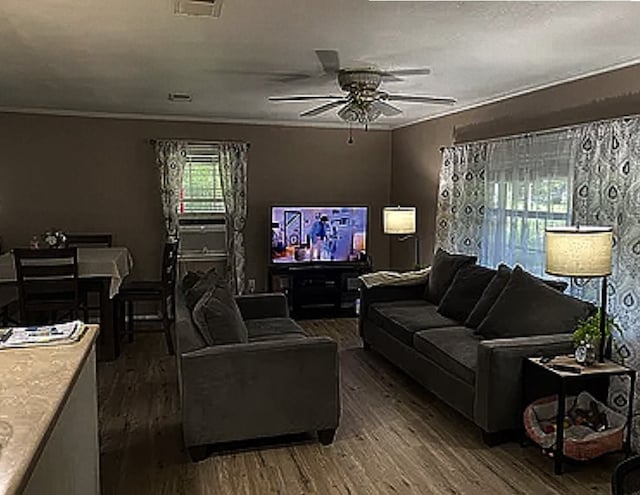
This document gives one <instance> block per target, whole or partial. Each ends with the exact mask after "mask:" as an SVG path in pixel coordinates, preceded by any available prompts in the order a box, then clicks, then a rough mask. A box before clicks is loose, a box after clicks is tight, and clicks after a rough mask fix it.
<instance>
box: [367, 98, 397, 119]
mask: <svg viewBox="0 0 640 495" xmlns="http://www.w3.org/2000/svg"><path fill="white" fill-rule="evenodd" d="M371 105H372V106H373V107H374V108H376V109H378V110H379V111H380V113H381V114H382V115H384V116H385V117H395V116H396V115H400V114H401V113H402V110H400V109H399V108H398V107H396V106H394V105H391V104H390V103H387V102H386V101H381V100H377V101H374V102H373V103H372V104H371Z"/></svg>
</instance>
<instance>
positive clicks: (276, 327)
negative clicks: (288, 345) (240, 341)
mask: <svg viewBox="0 0 640 495" xmlns="http://www.w3.org/2000/svg"><path fill="white" fill-rule="evenodd" d="M244 323H245V325H246V326H247V333H248V335H249V342H263V341H266V340H278V339H292V338H300V339H301V338H304V337H306V334H305V333H304V330H303V329H302V328H301V327H300V326H299V325H298V324H297V323H296V322H295V321H293V320H292V319H291V318H255V319H253V320H245V322H244Z"/></svg>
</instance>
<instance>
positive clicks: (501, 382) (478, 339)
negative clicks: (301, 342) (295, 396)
mask: <svg viewBox="0 0 640 495" xmlns="http://www.w3.org/2000/svg"><path fill="white" fill-rule="evenodd" d="M473 262H475V259H474V260H473ZM481 269H483V270H487V269H485V268H481ZM494 272H496V271H494ZM454 275H455V273H454ZM488 275H491V274H488ZM431 276H433V271H432V275H431ZM519 276H521V275H520V274H519ZM451 278H453V275H452V276H451ZM529 278H533V277H529ZM547 283H551V284H556V283H555V282H554V281H551V282H547ZM534 284H535V283H534ZM429 285H430V281H429V280H426V281H425V282H424V283H420V284H416V285H411V286H395V287H394V286H390V287H389V286H387V287H373V288H369V289H366V288H364V287H363V288H362V289H361V307H360V319H359V325H360V334H361V336H362V340H363V343H364V346H365V348H368V349H373V350H375V351H376V352H378V353H379V354H381V355H383V356H384V357H385V358H387V359H388V360H389V361H391V362H392V363H393V364H395V365H396V366H398V367H399V368H401V369H402V370H403V371H405V372H406V373H407V374H409V375H410V376H411V377H413V378H414V379H415V380H416V381H418V382H419V383H420V384H422V385H423V386H424V387H425V388H427V389H428V390H429V391H431V392H432V393H433V394H435V395H436V396H437V397H439V398H440V399H441V400H443V401H444V402H446V403H447V404H449V405H450V406H451V407H453V408H454V409H456V410H457V411H459V412H460V413H462V414H463V415H464V416H466V417H467V418H468V419H470V420H471V421H473V422H474V423H475V424H476V425H478V426H479V427H480V428H481V429H482V432H483V434H484V435H483V436H484V438H485V441H486V442H487V443H489V444H493V443H497V442H498V441H500V440H501V439H503V438H504V437H505V436H506V435H505V433H507V432H508V431H509V430H514V429H518V428H520V427H521V424H522V422H521V416H520V415H521V407H522V404H521V401H522V392H521V387H522V384H521V369H522V360H523V358H525V357H528V356H545V355H549V356H553V355H557V354H561V353H569V352H572V350H573V345H572V340H571V333H570V332H569V331H567V329H568V328H570V327H571V322H570V321H568V322H564V323H562V324H560V325H559V326H556V325H554V324H551V325H549V324H548V323H546V325H548V326H553V327H554V328H549V329H548V334H545V331H546V330H545V328H544V325H545V323H544V321H545V313H544V311H545V307H546V306H553V304H554V303H548V302H545V303H542V307H541V308H538V310H539V313H540V315H541V316H540V323H541V325H543V326H542V327H541V328H540V331H539V332H536V333H538V334H537V335H526V336H513V337H508V338H495V336H494V338H490V339H487V338H485V337H483V336H482V335H479V334H478V330H477V329H474V328H469V327H468V326H465V324H464V322H462V321H458V320H456V319H452V318H450V317H447V316H444V315H442V314H441V312H439V304H438V303H437V302H433V300H431V301H430V300H429V297H428V294H429ZM556 285H557V284H556ZM536 290H542V291H543V292H544V291H545V290H547V291H551V292H556V293H557V294H552V293H549V294H547V293H545V294H544V295H545V296H549V297H551V298H559V297H561V298H566V299H559V301H557V302H558V304H559V308H556V309H553V310H550V311H551V312H552V313H553V314H550V315H547V316H548V318H555V319H562V316H558V312H559V311H560V312H562V305H563V304H566V305H568V306H572V305H578V306H579V305H580V304H582V305H583V306H581V307H580V306H579V311H586V312H587V313H588V312H590V311H592V309H591V308H590V307H589V306H586V305H585V304H586V303H583V302H582V301H580V302H576V301H577V300H575V299H574V298H570V297H569V296H565V295H562V294H561V293H560V292H558V291H556V290H555V289H551V288H549V289H546V288H545V289H539V287H536ZM480 292H482V291H480ZM485 292H486V290H485ZM506 292H507V289H504V290H503V291H502V293H501V294H500V297H505V298H507V297H508V296H509V295H507V294H506ZM513 294H515V295H516V296H518V294H520V293H518V292H517V290H515V289H514V290H511V289H510V295H511V296H513ZM520 295H521V297H523V298H524V299H525V300H524V301H522V308H519V307H518V304H517V303H514V302H513V301H510V300H507V301H503V302H504V303H505V304H508V305H509V306H511V307H513V310H514V312H515V313H516V314H515V315H514V316H515V317H516V318H520V314H521V315H522V318H525V319H526V314H525V313H526V312H527V311H529V312H531V311H530V308H531V305H532V304H535V302H534V301H531V300H529V299H531V298H529V297H527V296H526V294H520ZM472 299H473V300H474V301H476V302H477V297H476V298H472ZM443 303H444V299H443V302H441V303H440V306H442V304H443ZM496 305H497V303H496ZM494 306H495V305H494ZM503 306H504V304H503ZM491 311H493V309H491ZM496 311H499V309H498V310H496ZM519 311H520V312H521V313H520V314H518V312H519ZM532 314H533V315H534V317H535V313H532ZM575 314H576V313H575V311H574V312H573V313H572V314H571V317H572V318H574V316H575ZM582 314H586V313H582ZM493 317H494V319H495V318H499V320H498V322H501V321H504V319H505V318H506V317H504V316H502V315H500V314H497V315H494V316H493ZM487 318H489V317H487ZM548 321H551V322H553V321H555V320H554V319H548ZM485 322H486V318H485ZM535 323H536V320H535V318H534V320H533V321H532V322H529V324H533V325H535ZM527 324H528V323H527V322H526V321H523V326H526V325H527ZM480 328H482V327H480ZM563 328H564V330H563Z"/></svg>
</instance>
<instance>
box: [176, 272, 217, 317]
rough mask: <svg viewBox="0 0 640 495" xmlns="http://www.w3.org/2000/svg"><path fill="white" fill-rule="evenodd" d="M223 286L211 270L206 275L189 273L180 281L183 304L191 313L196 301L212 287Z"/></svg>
mask: <svg viewBox="0 0 640 495" xmlns="http://www.w3.org/2000/svg"><path fill="white" fill-rule="evenodd" d="M224 285H225V284H224V282H223V281H222V280H221V279H220V277H219V276H218V274H217V273H216V269H215V268H212V269H211V270H209V271H208V272H207V273H202V272H189V273H187V274H186V275H185V276H184V278H183V279H182V287H183V289H184V302H185V304H186V306H187V308H189V310H190V311H193V310H194V308H195V307H196V304H198V301H199V300H200V298H201V297H202V296H204V294H205V293H206V292H207V291H208V290H209V289H211V288H212V287H216V286H218V287H223V286H224Z"/></svg>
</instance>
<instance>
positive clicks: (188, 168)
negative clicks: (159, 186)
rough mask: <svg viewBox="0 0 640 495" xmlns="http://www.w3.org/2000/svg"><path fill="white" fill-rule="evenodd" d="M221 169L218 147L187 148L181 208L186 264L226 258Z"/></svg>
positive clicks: (181, 248) (183, 248) (208, 145)
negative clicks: (187, 262)
mask: <svg viewBox="0 0 640 495" xmlns="http://www.w3.org/2000/svg"><path fill="white" fill-rule="evenodd" d="M218 166H219V159H218V147H217V146H216V145H215V144H213V143H210V144H207V143H198V144H195V143H194V144H188V145H187V161H186V163H185V166H184V171H183V176H182V190H181V200H180V204H179V213H180V254H181V258H182V259H183V260H186V261H192V262H196V261H198V260H202V261H208V260H211V259H213V258H221V257H224V256H226V228H225V220H224V211H225V208H224V199H223V197H222V185H221V183H220V171H219V168H218Z"/></svg>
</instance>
